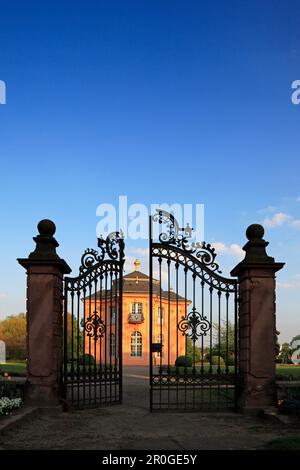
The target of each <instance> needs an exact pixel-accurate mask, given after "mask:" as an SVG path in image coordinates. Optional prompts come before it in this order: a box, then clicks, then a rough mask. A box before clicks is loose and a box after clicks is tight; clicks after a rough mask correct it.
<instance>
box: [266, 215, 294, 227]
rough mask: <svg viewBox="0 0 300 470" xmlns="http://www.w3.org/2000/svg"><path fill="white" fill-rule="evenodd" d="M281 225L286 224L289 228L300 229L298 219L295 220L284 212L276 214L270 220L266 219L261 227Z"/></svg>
mask: <svg viewBox="0 0 300 470" xmlns="http://www.w3.org/2000/svg"><path fill="white" fill-rule="evenodd" d="M283 224H288V225H289V226H290V227H293V228H296V229H300V219H295V218H294V217H292V216H291V215H289V214H286V213H285V212H276V214H274V215H273V217H271V218H266V219H265V220H264V221H263V225H264V226H265V227H267V228H274V227H280V226H281V225H283Z"/></svg>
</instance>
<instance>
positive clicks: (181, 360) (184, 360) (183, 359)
mask: <svg viewBox="0 0 300 470" xmlns="http://www.w3.org/2000/svg"><path fill="white" fill-rule="evenodd" d="M192 364H193V360H192V358H191V357H190V356H178V357H177V359H176V361H175V366H176V367H191V366H192Z"/></svg>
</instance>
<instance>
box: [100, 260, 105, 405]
mask: <svg viewBox="0 0 300 470" xmlns="http://www.w3.org/2000/svg"><path fill="white" fill-rule="evenodd" d="M102 289H103V267H102V266H101V268H100V294H99V302H100V308H99V310H100V313H99V316H100V321H102V322H103V292H102ZM104 338H105V336H104ZM99 343H100V344H99V380H100V385H99V387H100V403H102V389H103V367H102V347H103V340H102V336H101V335H100V339H99Z"/></svg>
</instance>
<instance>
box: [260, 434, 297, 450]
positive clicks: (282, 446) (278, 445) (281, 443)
mask: <svg viewBox="0 0 300 470" xmlns="http://www.w3.org/2000/svg"><path fill="white" fill-rule="evenodd" d="M265 448H266V449H269V450H300V437H299V436H289V437H280V438H279V439H275V440H274V441H271V442H269V443H268V444H267V445H266V447H265Z"/></svg>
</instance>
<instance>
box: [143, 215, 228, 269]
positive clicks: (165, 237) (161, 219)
mask: <svg viewBox="0 0 300 470" xmlns="http://www.w3.org/2000/svg"><path fill="white" fill-rule="evenodd" d="M152 220H153V222H158V223H159V224H164V225H165V226H166V227H167V231H166V232H162V233H160V234H159V241H160V242H161V243H162V244H163V245H173V246H176V247H178V248H181V249H182V250H183V251H184V252H186V253H187V254H189V255H193V256H194V257H195V258H197V259H198V260H199V261H200V262H201V263H202V264H203V265H205V266H207V267H208V266H209V267H210V270H211V271H217V272H218V273H221V271H220V270H219V265H218V264H217V263H216V262H215V259H216V256H217V254H216V252H215V249H214V247H212V246H211V244H210V243H206V242H205V241H203V242H192V243H190V242H189V238H191V237H192V232H193V228H192V227H190V226H189V224H187V226H186V227H185V228H180V227H179V224H178V222H177V220H176V219H175V217H174V216H173V215H172V214H170V213H169V212H167V211H165V210H162V209H157V210H156V213H155V214H154V215H153V216H152Z"/></svg>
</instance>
